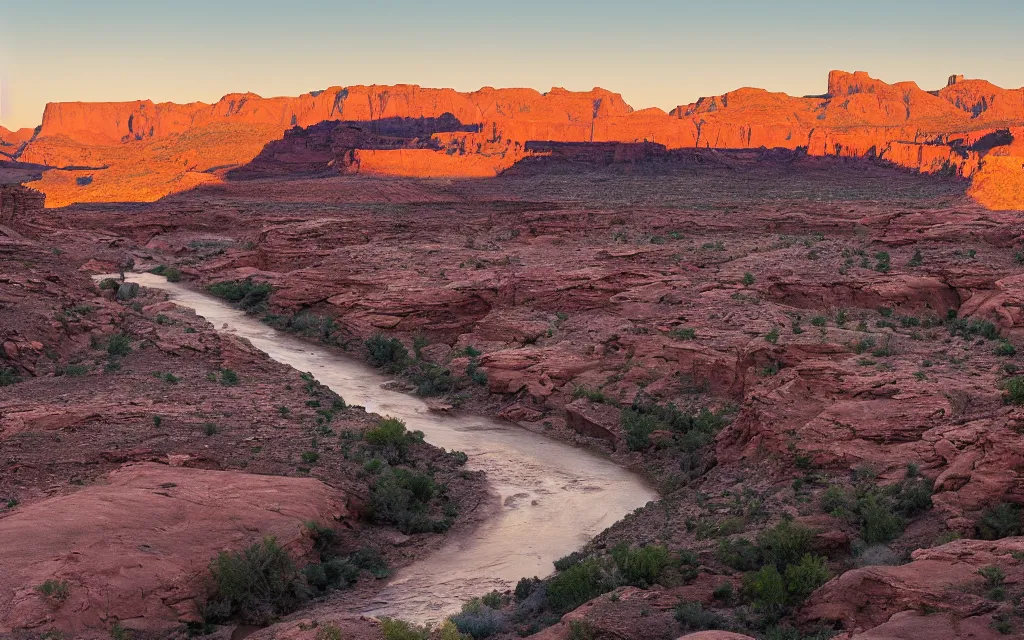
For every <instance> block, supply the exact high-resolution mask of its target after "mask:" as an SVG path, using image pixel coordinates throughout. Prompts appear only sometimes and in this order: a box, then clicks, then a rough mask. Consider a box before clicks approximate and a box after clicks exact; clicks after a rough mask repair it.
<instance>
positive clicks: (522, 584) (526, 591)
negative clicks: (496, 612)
mask: <svg viewBox="0 0 1024 640" xmlns="http://www.w3.org/2000/svg"><path fill="white" fill-rule="evenodd" d="M540 584H541V582H540V580H539V579H538V578H520V579H519V582H517V583H516V590H515V596H516V601H517V602H522V601H523V600H526V599H527V598H529V597H530V595H531V594H533V592H534V591H536V590H537V587H539V586H540Z"/></svg>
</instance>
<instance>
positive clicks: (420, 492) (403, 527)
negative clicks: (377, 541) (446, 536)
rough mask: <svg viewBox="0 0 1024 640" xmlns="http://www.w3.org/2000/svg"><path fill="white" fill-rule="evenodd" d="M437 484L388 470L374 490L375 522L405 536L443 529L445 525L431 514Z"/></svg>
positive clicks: (372, 509)
mask: <svg viewBox="0 0 1024 640" xmlns="http://www.w3.org/2000/svg"><path fill="white" fill-rule="evenodd" d="M436 493H437V485H436V484H435V483H434V480H433V479H432V478H431V477H430V476H427V475H424V474H422V473H417V472H415V471H408V470H406V469H392V468H388V469H386V470H384V471H382V472H381V473H380V475H378V476H377V480H376V482H374V485H373V488H372V489H371V490H370V512H371V517H372V518H373V520H374V521H375V522H379V523H384V524H392V525H395V526H396V527H398V529H399V530H400V531H401V532H402V533H425V532H428V531H438V530H441V528H442V527H443V524H442V523H441V522H438V521H435V520H432V519H431V518H430V515H429V513H428V511H429V505H430V501H431V500H432V499H433V498H434V495H435V494H436Z"/></svg>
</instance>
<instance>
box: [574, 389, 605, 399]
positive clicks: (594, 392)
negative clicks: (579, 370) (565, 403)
mask: <svg viewBox="0 0 1024 640" xmlns="http://www.w3.org/2000/svg"><path fill="white" fill-rule="evenodd" d="M572 397H573V398H586V399H587V400H590V401H591V402H597V403H604V402H606V401H607V398H605V396H604V394H603V393H601V391H600V389H590V388H588V387H576V388H575V389H573V390H572Z"/></svg>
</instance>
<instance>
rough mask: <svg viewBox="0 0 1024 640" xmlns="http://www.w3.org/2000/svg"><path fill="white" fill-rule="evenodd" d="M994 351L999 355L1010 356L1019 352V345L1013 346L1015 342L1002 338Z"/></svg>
mask: <svg viewBox="0 0 1024 640" xmlns="http://www.w3.org/2000/svg"><path fill="white" fill-rule="evenodd" d="M993 353H995V354H996V355H997V356H1002V357H1009V356H1012V355H1014V354H1016V353H1017V347H1015V346H1013V343H1012V342H1010V341H1009V340H1002V341H1000V342H999V344H997V345H996V348H995V349H993Z"/></svg>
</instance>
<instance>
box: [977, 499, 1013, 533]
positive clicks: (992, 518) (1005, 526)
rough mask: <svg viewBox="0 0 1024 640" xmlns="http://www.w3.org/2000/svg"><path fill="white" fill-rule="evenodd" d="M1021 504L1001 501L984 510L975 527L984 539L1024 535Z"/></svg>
mask: <svg viewBox="0 0 1024 640" xmlns="http://www.w3.org/2000/svg"><path fill="white" fill-rule="evenodd" d="M1022 511H1024V510H1022V509H1021V507H1020V506H1019V505H1016V504H1010V503H1008V502H1001V503H999V504H997V505H995V506H994V507H990V508H989V509H986V510H985V511H983V512H982V514H981V517H980V518H979V519H978V522H977V525H976V526H975V528H976V529H977V532H978V537H979V538H982V539H983V540H998V539H1000V538H1009V537H1010V536H1019V535H1024V518H1022Z"/></svg>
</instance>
